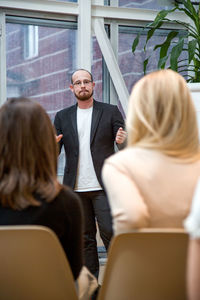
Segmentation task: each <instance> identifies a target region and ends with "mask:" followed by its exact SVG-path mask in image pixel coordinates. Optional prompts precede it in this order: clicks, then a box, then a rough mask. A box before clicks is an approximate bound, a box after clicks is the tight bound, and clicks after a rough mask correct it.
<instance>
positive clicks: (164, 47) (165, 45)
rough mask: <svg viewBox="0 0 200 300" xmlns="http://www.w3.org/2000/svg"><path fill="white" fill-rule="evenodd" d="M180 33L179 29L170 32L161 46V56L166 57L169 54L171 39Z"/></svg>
mask: <svg viewBox="0 0 200 300" xmlns="http://www.w3.org/2000/svg"><path fill="white" fill-rule="evenodd" d="M177 35H178V31H171V32H169V33H168V35H167V38H166V40H165V42H164V43H163V44H162V46H161V48H160V58H162V57H165V56H166V55H167V52H168V49H169V46H170V44H171V41H172V40H173V39H174V38H175V37H176V36H177Z"/></svg>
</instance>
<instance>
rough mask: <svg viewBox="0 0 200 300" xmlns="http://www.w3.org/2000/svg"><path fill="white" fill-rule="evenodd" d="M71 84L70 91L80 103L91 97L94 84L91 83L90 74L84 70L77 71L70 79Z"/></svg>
mask: <svg viewBox="0 0 200 300" xmlns="http://www.w3.org/2000/svg"><path fill="white" fill-rule="evenodd" d="M72 81H73V84H71V85H70V89H71V90H72V92H73V93H74V95H75V96H76V98H77V99H78V100H80V101H86V100H88V99H90V98H91V97H92V95H93V88H94V86H95V84H94V82H92V81H91V77H90V74H89V73H88V72H86V71H84V70H79V71H77V72H75V73H74V75H73V77H72Z"/></svg>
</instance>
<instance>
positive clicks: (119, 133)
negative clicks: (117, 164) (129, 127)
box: [115, 127, 126, 144]
mask: <svg viewBox="0 0 200 300" xmlns="http://www.w3.org/2000/svg"><path fill="white" fill-rule="evenodd" d="M125 139H126V131H124V130H123V128H122V127H120V128H119V129H118V131H117V134H116V138H115V142H116V143H117V144H123V142H124V141H125Z"/></svg>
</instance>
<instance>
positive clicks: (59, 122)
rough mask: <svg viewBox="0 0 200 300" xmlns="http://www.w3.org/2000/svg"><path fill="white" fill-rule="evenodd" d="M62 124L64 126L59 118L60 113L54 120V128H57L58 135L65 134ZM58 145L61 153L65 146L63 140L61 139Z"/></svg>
mask: <svg viewBox="0 0 200 300" xmlns="http://www.w3.org/2000/svg"><path fill="white" fill-rule="evenodd" d="M61 124H62V122H61V119H60V116H59V112H57V114H56V115H55V119H54V127H55V130H56V133H57V135H59V134H63V131H62V126H61ZM58 144H59V153H60V152H61V148H62V145H63V139H61V140H60V142H59V143H58Z"/></svg>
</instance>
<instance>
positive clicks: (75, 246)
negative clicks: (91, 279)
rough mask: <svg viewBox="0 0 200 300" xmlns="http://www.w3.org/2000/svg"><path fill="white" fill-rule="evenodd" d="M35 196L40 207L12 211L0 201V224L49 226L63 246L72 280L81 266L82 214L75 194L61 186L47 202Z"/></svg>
mask: <svg viewBox="0 0 200 300" xmlns="http://www.w3.org/2000/svg"><path fill="white" fill-rule="evenodd" d="M35 198H36V199H37V200H39V201H40V202H41V206H39V207H38V206H37V207H36V206H29V207H28V208H26V209H23V210H13V209H11V208H5V207H2V206H1V204H0V225H31V224H32V225H43V226H47V227H49V228H51V229H52V230H53V231H54V232H55V233H56V234H57V236H58V238H59V240H60V242H61V244H62V246H63V248H64V251H65V253H66V255H67V258H68V261H69V264H70V266H71V269H72V273H73V276H74V279H76V278H77V277H78V275H79V272H80V270H81V267H82V265H83V232H82V230H83V228H82V224H83V215H82V207H81V203H80V199H79V197H78V196H77V195H76V194H75V193H74V192H73V191H72V190H71V189H70V188H66V187H65V188H63V189H62V190H61V191H60V193H59V194H58V195H57V197H56V198H55V199H54V200H53V201H51V202H50V203H47V202H45V201H44V200H42V199H41V198H40V197H39V196H36V197H35ZM47 251H48V249H47Z"/></svg>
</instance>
